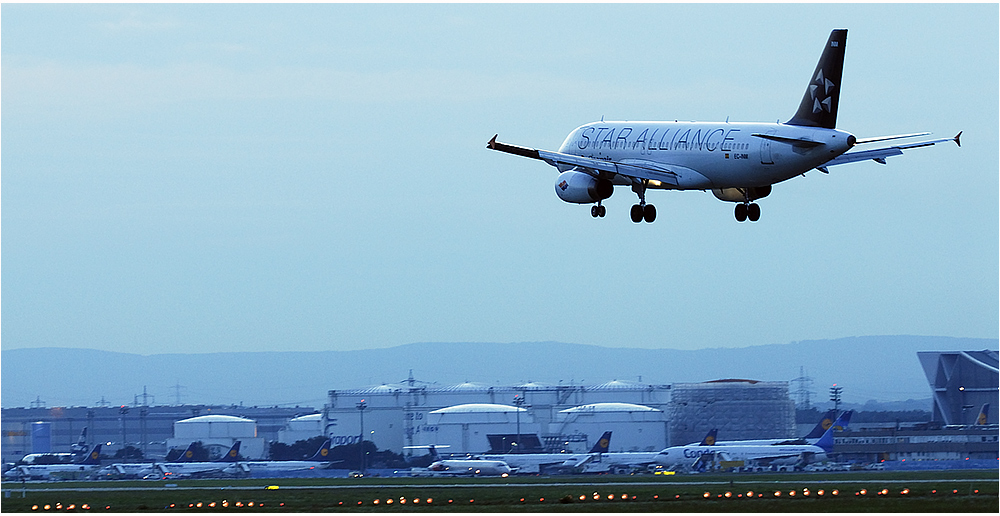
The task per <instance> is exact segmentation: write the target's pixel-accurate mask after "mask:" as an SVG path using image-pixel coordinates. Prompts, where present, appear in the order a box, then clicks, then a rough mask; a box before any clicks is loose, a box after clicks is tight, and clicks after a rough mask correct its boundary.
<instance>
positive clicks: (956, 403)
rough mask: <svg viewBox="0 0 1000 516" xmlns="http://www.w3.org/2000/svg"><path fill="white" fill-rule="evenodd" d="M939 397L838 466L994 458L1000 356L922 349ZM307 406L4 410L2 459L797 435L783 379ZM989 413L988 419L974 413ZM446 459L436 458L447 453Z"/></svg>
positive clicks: (477, 389) (436, 393) (366, 393)
mask: <svg viewBox="0 0 1000 516" xmlns="http://www.w3.org/2000/svg"><path fill="white" fill-rule="evenodd" d="M918 357H919V360H920V363H921V365H922V367H923V369H924V372H925V374H926V376H927V380H928V383H929V387H930V390H931V392H932V394H933V399H934V408H933V420H934V421H932V422H928V423H926V424H921V425H911V426H910V427H901V426H900V425H898V424H897V425H883V426H879V425H877V424H876V425H868V426H862V425H857V424H852V426H851V429H850V430H849V431H848V432H845V433H843V434H838V435H837V436H836V437H835V453H836V454H838V457H839V458H840V459H842V460H859V461H880V460H899V461H902V460H910V461H913V460H965V459H968V460H974V459H980V460H983V459H996V458H997V455H998V452H997V447H998V443H997V440H998V439H997V438H998V431H997V413H998V412H1000V407H997V406H996V401H997V389H998V377H997V352H996V351H967V352H921V353H918ZM327 394H328V398H327V403H326V404H325V406H324V407H322V408H321V409H320V410H316V409H315V408H312V407H294V408H283V407H243V406H228V407H227V406H206V405H198V406H121V407H93V408H87V407H56V408H10V409H3V418H2V432H3V433H2V452H3V460H4V462H15V461H16V460H18V459H20V458H21V457H22V456H24V455H25V454H27V453H32V452H46V451H68V449H69V445H70V444H71V443H75V442H76V441H77V439H78V437H79V435H80V431H81V430H82V429H83V428H84V427H87V428H88V435H87V443H88V444H93V443H96V442H103V443H109V442H110V443H111V444H110V445H108V446H105V449H104V454H105V455H108V456H111V455H114V454H115V452H116V451H118V450H119V449H121V448H123V447H125V446H132V447H135V448H138V449H140V450H141V451H142V452H143V454H144V455H145V456H146V457H148V458H162V457H163V456H164V455H166V453H167V452H168V451H169V450H170V449H171V448H182V447H185V446H187V445H188V444H189V443H190V442H191V441H195V440H197V441H202V443H203V444H204V445H205V446H206V447H207V448H209V451H210V453H216V454H218V453H222V452H224V451H225V450H227V449H228V448H229V446H231V445H232V443H233V442H234V441H236V440H239V441H241V443H242V444H241V453H242V454H243V455H244V456H245V457H248V458H263V457H265V456H266V455H267V452H268V447H269V443H270V442H284V443H289V444H290V443H293V442H295V441H300V440H305V439H309V438H311V437H315V436H318V435H325V436H328V437H330V438H331V440H332V444H333V445H334V446H338V445H345V444H352V443H356V442H358V440H359V438H360V436H362V435H363V436H364V439H365V440H367V441H371V442H373V443H374V444H375V446H376V447H377V448H378V449H383V450H391V451H394V452H397V453H403V454H405V455H421V454H423V453H424V452H422V451H414V450H413V449H412V448H407V447H408V446H417V447H419V446H427V445H431V444H434V445H448V446H449V447H450V448H449V449H448V450H447V451H449V452H453V453H480V452H486V451H490V452H495V453H496V452H500V453H511V452H518V451H520V452H560V451H566V452H573V453H581V452H586V451H588V450H589V449H590V448H591V447H592V446H593V444H594V441H595V440H596V439H597V438H598V437H599V436H600V435H601V434H602V433H604V432H606V431H611V432H612V439H611V444H610V448H609V451H612V452H639V451H656V450H660V449H663V448H666V447H668V446H675V445H683V444H688V443H691V442H697V441H700V440H701V439H702V438H703V437H704V436H705V434H706V433H707V432H708V431H709V430H710V429H712V428H717V429H719V433H718V438H719V439H723V440H737V439H763V438H789V437H796V436H797V430H796V426H795V407H794V403H793V402H792V400H791V399H790V397H789V387H788V382H769V381H757V380H746V379H726V380H714V381H708V382H703V383H675V384H672V385H657V384H643V383H636V382H627V381H619V380H613V381H610V382H606V383H602V384H597V385H574V384H562V383H559V384H544V383H537V382H528V383H523V384H519V385H486V384H481V383H475V382H464V383H461V384H457V385H451V386H440V385H437V384H429V383H426V382H420V381H417V380H415V379H414V378H413V377H412V374H411V377H410V378H409V379H408V380H406V381H404V382H402V383H393V384H382V385H378V386H375V387H370V388H363V389H344V390H331V391H328V393H327ZM984 403H992V404H993V405H994V406H993V409H992V410H990V411H989V414H988V417H987V418H984V419H983V420H978V418H977V417H976V416H977V414H979V410H980V407H981V406H982V405H983V404H984ZM442 451H444V450H442Z"/></svg>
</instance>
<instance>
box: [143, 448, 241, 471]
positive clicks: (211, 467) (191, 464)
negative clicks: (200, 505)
mask: <svg viewBox="0 0 1000 516" xmlns="http://www.w3.org/2000/svg"><path fill="white" fill-rule="evenodd" d="M193 447H194V443H191V445H190V446H188V449H187V450H185V451H184V453H183V454H182V455H181V457H180V459H178V460H177V461H175V462H158V463H156V464H155V465H154V467H153V471H154V472H159V473H160V474H161V475H163V477H164V478H166V477H173V478H178V477H188V476H192V475H213V474H221V473H222V470H223V469H225V468H226V467H227V466H229V465H230V464H232V463H235V462H236V460H237V459H238V458H239V456H240V441H236V442H235V443H233V447H232V448H230V449H229V451H228V452H226V454H225V455H223V456H222V457H221V458H219V459H217V460H215V461H211V462H195V461H191V460H189V459H191V457H192V455H193Z"/></svg>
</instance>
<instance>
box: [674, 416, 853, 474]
mask: <svg viewBox="0 0 1000 516" xmlns="http://www.w3.org/2000/svg"><path fill="white" fill-rule="evenodd" d="M703 442H704V441H703ZM831 450H833V426H831V427H830V428H827V429H826V431H825V432H823V435H822V437H820V438H819V440H818V441H816V443H815V444H765V445H759V444H758V445H730V446H716V445H704V444H698V445H685V446H672V447H670V448H667V449H665V450H663V451H661V452H660V453H658V454H657V456H656V463H657V464H659V465H661V466H663V467H664V468H675V469H676V468H680V467H695V466H696V465H698V464H699V463H704V462H706V459H707V458H711V459H712V460H714V459H719V460H722V461H731V462H740V463H744V464H745V463H747V462H752V463H756V464H761V465H770V464H808V463H810V462H818V461H822V460H824V459H826V454H827V453H829V452H830V451H831Z"/></svg>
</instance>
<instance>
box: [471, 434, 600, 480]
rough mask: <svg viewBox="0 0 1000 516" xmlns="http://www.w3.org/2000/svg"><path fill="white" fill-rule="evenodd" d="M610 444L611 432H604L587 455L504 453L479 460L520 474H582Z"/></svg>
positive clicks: (486, 456)
mask: <svg viewBox="0 0 1000 516" xmlns="http://www.w3.org/2000/svg"><path fill="white" fill-rule="evenodd" d="M610 443H611V432H604V434H602V435H601V437H600V439H598V440H597V442H596V443H594V446H593V447H592V448H591V449H590V451H589V452H587V453H503V454H483V455H480V456H479V458H481V459H486V460H502V461H504V462H506V463H507V464H509V465H510V466H511V467H512V468H514V470H515V471H516V472H517V473H518V474H522V473H529V474H535V473H537V474H559V473H580V472H583V471H584V468H585V466H586V465H587V463H589V462H591V461H593V460H594V459H596V458H597V457H598V456H599V455H600V454H602V453H607V451H608V445H609V444H610Z"/></svg>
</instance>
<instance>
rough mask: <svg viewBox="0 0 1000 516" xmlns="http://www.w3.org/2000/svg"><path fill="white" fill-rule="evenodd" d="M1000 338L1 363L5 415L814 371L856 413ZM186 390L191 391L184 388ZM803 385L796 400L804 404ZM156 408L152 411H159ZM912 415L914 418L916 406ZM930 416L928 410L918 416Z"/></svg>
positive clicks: (87, 355) (816, 394) (475, 346)
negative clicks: (411, 387)
mask: <svg viewBox="0 0 1000 516" xmlns="http://www.w3.org/2000/svg"><path fill="white" fill-rule="evenodd" d="M997 347H998V339H969V338H950V337H915V336H883V337H848V338H843V339H835V340H812V341H800V342H793V343H790V344H770V345H764V346H752V347H745V348H712V349H701V350H695V351H689V350H676V349H637V348H606V347H600V346H590V345H581V344H566V343H560V342H521V343H507V344H497V343H417V344H407V345H403V346H397V347H394V348H384V349H373V350H364V351H322V352H293V351H287V352H261V353H258V352H245V353H204V354H159V355H136V354H129V353H113V352H108V351H98V350H91V349H68V348H25V349H10V350H6V349H5V350H2V352H0V373H2V378H0V386H2V391H0V392H2V399H0V403H2V405H3V407H5V408H9V407H26V406H28V405H29V404H30V403H31V402H32V401H34V400H35V399H36V397H37V398H40V399H41V400H42V401H44V402H45V404H46V405H47V406H50V407H53V406H91V405H94V404H96V403H97V402H98V401H100V400H101V399H102V398H103V399H105V400H106V401H107V402H108V403H110V404H112V405H120V404H131V403H132V402H133V401H134V399H135V398H134V396H135V395H141V394H142V392H143V387H144V386H145V387H146V388H147V391H148V392H149V394H151V395H152V396H154V397H155V404H157V405H166V404H173V403H175V402H176V401H177V397H176V395H177V394H178V393H179V394H180V397H179V400H180V402H181V403H206V404H209V403H210V404H240V403H242V404H245V405H257V406H272V405H283V406H288V405H303V406H313V407H322V406H323V404H324V403H325V401H326V393H327V391H328V390H330V389H350V388H358V387H366V386H370V385H377V384H381V383H392V382H399V381H402V380H404V379H405V378H407V376H408V375H409V371H410V370H411V369H412V370H413V375H414V377H415V378H416V379H417V380H421V381H425V382H433V383H437V384H439V385H441V386H448V385H454V384H457V383H461V382H464V381H472V382H479V383H484V384H489V385H497V384H503V385H510V384H516V383H521V382H526V381H534V382H539V383H550V384H559V383H562V384H576V385H579V384H589V385H593V384H599V383H604V382H607V381H610V380H628V381H638V382H642V383H647V384H669V383H679V382H702V381H707V380H715V379H719V378H749V379H756V380H768V381H787V380H791V379H793V378H797V377H799V376H800V374H799V367H800V366H803V367H804V368H805V373H806V375H807V376H809V377H811V378H812V379H813V384H812V391H813V395H812V400H813V402H814V403H816V404H828V403H826V400H827V399H828V397H829V395H828V389H829V387H830V386H832V385H833V384H834V383H836V384H838V385H840V386H842V387H843V388H844V391H843V399H844V401H845V402H846V403H850V404H864V403H866V402H869V400H876V401H879V402H897V401H898V402H903V401H905V400H911V399H912V400H925V399H927V398H930V396H931V393H930V390H929V388H928V386H927V380H926V378H925V377H924V373H923V369H922V368H921V367H920V363H919V361H918V360H917V355H916V353H917V351H949V350H951V351H954V350H982V349H997ZM177 386H180V387H179V388H178V387H177ZM796 387H797V386H796V385H795V384H793V385H792V386H791V389H792V391H793V393H794V390H795V389H796ZM151 404H152V403H151ZM898 406H900V407H902V408H903V409H906V408H912V407H909V406H908V404H907V403H902V404H899V405H898ZM917 408H923V409H925V410H929V406H928V407H917Z"/></svg>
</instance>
